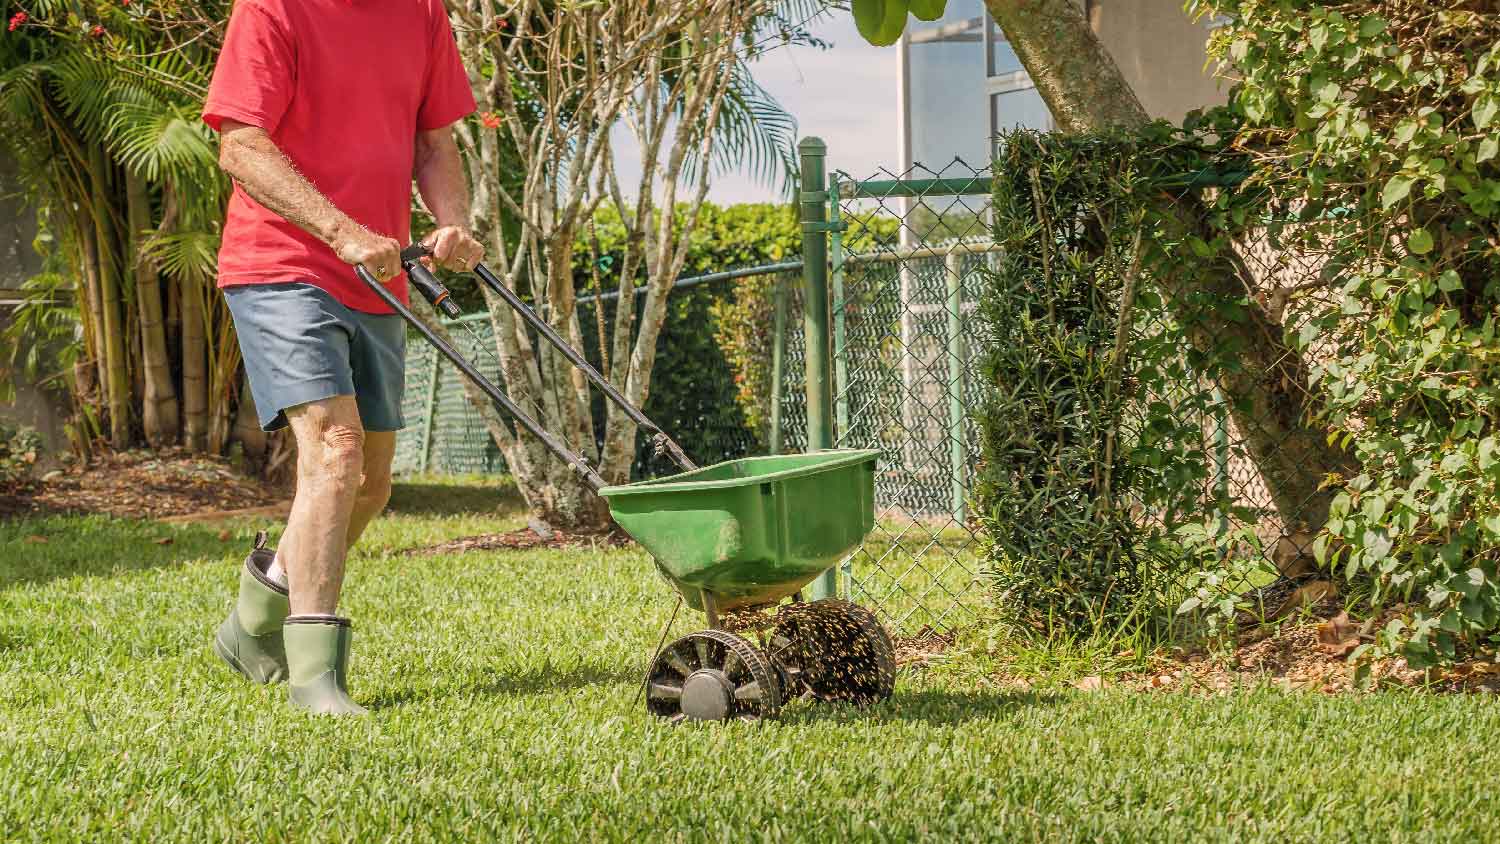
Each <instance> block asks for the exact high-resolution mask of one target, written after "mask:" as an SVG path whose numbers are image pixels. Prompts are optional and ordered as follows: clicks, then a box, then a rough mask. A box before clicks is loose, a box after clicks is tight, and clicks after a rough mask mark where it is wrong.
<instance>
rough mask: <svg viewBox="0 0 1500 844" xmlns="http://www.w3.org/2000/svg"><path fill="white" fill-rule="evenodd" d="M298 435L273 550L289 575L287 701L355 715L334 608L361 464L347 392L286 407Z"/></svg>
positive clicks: (344, 630)
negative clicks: (292, 487) (291, 491)
mask: <svg viewBox="0 0 1500 844" xmlns="http://www.w3.org/2000/svg"><path fill="white" fill-rule="evenodd" d="M286 415H287V419H288V421H289V422H290V423H291V426H292V433H293V436H295V437H296V439H297V495H296V497H295V498H294V499H293V501H292V515H291V517H290V518H289V519H287V527H286V532H285V533H283V534H282V536H281V546H280V548H279V549H278V551H277V553H278V555H279V556H280V557H281V562H282V564H283V565H284V566H286V570H287V576H288V579H289V580H290V582H291V610H292V614H291V615H289V616H287V618H286V622H285V624H284V625H283V628H282V635H283V637H284V639H285V643H286V658H287V674H288V677H287V681H288V682H287V692H288V696H289V697H290V698H291V701H292V704H293V705H295V706H297V707H299V708H301V709H306V710H309V711H311V712H316V713H319V714H327V715H361V714H363V713H364V712H365V710H364V708H363V707H361V706H360V705H359V704H356V703H355V702H354V700H353V699H352V698H350V697H349V692H348V687H347V682H348V680H347V671H348V665H349V645H350V632H349V620H348V619H345V618H341V617H339V616H338V615H336V614H335V611H336V610H337V609H338V603H339V591H340V590H341V589H342V587H343V584H344V557H345V554H346V552H347V542H348V536H349V525H350V518H351V517H352V515H353V513H354V507H355V501H356V499H357V498H358V496H359V490H360V476H361V475H362V474H363V470H364V440H365V432H364V428H363V427H362V426H361V425H360V420H359V409H358V407H357V406H356V405H355V402H354V397H353V396H335V397H334V398H331V399H324V400H320V401H315V402H310V403H307V404H302V405H298V406H296V407H294V408H289V409H288V410H287V411H286Z"/></svg>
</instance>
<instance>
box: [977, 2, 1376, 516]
mask: <svg viewBox="0 0 1500 844" xmlns="http://www.w3.org/2000/svg"><path fill="white" fill-rule="evenodd" d="M985 6H986V7H987V8H988V9H989V12H990V15H991V16H992V17H993V18H994V19H995V22H996V23H997V24H998V25H999V26H1000V28H1001V30H1003V31H1004V32H1005V36H1006V38H1007V39H1008V40H1009V41H1010V44H1011V47H1012V48H1013V49H1014V50H1015V51H1016V55H1017V56H1019V57H1020V59H1021V63H1022V64H1023V65H1024V66H1025V68H1026V72H1027V73H1028V74H1029V75H1030V76H1031V79H1032V81H1033V82H1034V83H1035V84H1036V86H1037V90H1038V92H1040V93H1041V95H1042V99H1043V100H1045V101H1046V103H1047V107H1048V108H1049V109H1050V110H1051V112H1052V116H1053V119H1054V120H1056V121H1057V124H1058V127H1059V128H1060V129H1062V130H1063V131H1066V132H1098V131H1103V130H1108V129H1127V130H1128V129H1135V128H1139V127H1141V126H1144V125H1145V124H1146V123H1148V122H1149V121H1150V119H1151V118H1150V116H1149V115H1148V114H1147V113H1146V110H1145V108H1143V107H1142V106H1141V102H1140V99H1139V98H1137V97H1136V95H1135V92H1134V91H1133V90H1132V89H1131V87H1130V84H1129V83H1128V82H1126V81H1125V78H1124V76H1123V75H1121V73H1120V69H1119V67H1118V66H1116V65H1115V62H1114V59H1112V58H1111V57H1110V55H1109V53H1108V52H1107V51H1106V50H1105V49H1104V45H1103V44H1102V43H1100V41H1099V39H1098V37H1097V36H1095V34H1094V31H1093V29H1092V28H1090V26H1089V24H1088V21H1087V19H1086V18H1085V17H1084V14H1083V11H1082V9H1080V8H1079V7H1078V5H1076V4H1075V3H1074V2H1073V0H985ZM1162 203H1163V208H1162V209H1161V210H1162V211H1163V212H1164V214H1165V215H1166V217H1167V218H1168V220H1169V222H1172V221H1175V223H1176V224H1177V225H1178V226H1180V227H1181V229H1182V230H1183V231H1190V230H1198V229H1199V228H1201V226H1202V222H1201V221H1203V220H1205V219H1207V216H1208V212H1207V209H1206V208H1205V207H1204V206H1203V204H1202V203H1201V201H1200V200H1199V199H1198V198H1197V197H1196V196H1194V195H1190V196H1187V197H1184V198H1182V199H1177V200H1172V199H1169V198H1166V197H1163V199H1162ZM1160 281H1161V283H1162V287H1163V290H1164V292H1165V293H1166V294H1167V299H1168V303H1169V304H1170V305H1171V306H1172V307H1173V309H1174V310H1175V311H1177V312H1178V313H1179V314H1182V315H1184V317H1185V318H1184V319H1183V322H1184V324H1185V325H1186V326H1187V328H1188V334H1189V337H1190V338H1191V340H1192V342H1193V345H1194V346H1195V347H1197V348H1198V349H1199V350H1200V351H1203V352H1205V353H1206V354H1209V355H1210V356H1212V355H1213V353H1214V351H1215V350H1216V349H1220V348H1225V347H1226V346H1228V347H1232V348H1236V350H1237V352H1238V355H1237V361H1235V363H1236V364H1237V365H1236V366H1233V367H1225V368H1223V370H1222V371H1220V372H1219V373H1218V375H1217V382H1218V386H1219V389H1220V390H1222V391H1223V393H1224V396H1225V398H1226V400H1227V401H1228V403H1229V407H1230V413H1231V415H1232V417H1233V419H1234V423H1235V427H1236V429H1237V430H1238V432H1239V433H1240V435H1241V436H1242V437H1243V439H1244V442H1245V445H1246V448H1247V449H1248V450H1249V452H1250V454H1251V456H1252V457H1253V458H1254V460H1255V463H1256V466H1257V468H1259V469H1260V472H1261V475H1262V477H1263V478H1264V479H1265V482H1266V486H1267V488H1268V489H1269V491H1270V494H1271V498H1272V500H1273V501H1274V503H1275V505H1276V509H1277V511H1278V512H1279V513H1280V515H1281V518H1282V523H1283V525H1284V526H1285V527H1284V532H1285V533H1286V534H1288V535H1300V534H1306V533H1309V532H1313V531H1317V530H1318V529H1320V528H1321V527H1322V526H1323V523H1324V522H1325V521H1326V520H1327V518H1328V506H1329V503H1330V502H1331V501H1332V498H1333V494H1332V491H1330V490H1322V489H1320V488H1319V487H1320V485H1321V484H1322V482H1323V480H1324V478H1325V477H1326V476H1327V475H1329V474H1333V473H1339V474H1343V473H1347V472H1348V471H1349V470H1350V466H1351V463H1352V460H1351V459H1349V458H1348V457H1347V456H1346V455H1344V454H1342V453H1341V452H1339V451H1337V450H1335V449H1333V448H1332V447H1330V446H1329V445H1328V444H1327V440H1326V439H1325V437H1324V435H1323V432H1322V431H1320V430H1318V429H1316V428H1313V427H1312V426H1311V425H1310V424H1309V419H1310V416H1311V411H1312V410H1313V408H1312V406H1311V396H1310V394H1309V392H1308V389H1307V387H1308V371H1307V366H1306V363H1305V362H1304V361H1303V360H1302V358H1301V357H1300V356H1299V355H1298V354H1297V352H1296V351H1295V350H1293V349H1292V348H1290V347H1289V346H1288V345H1287V343H1286V341H1285V337H1284V330H1283V327H1282V326H1281V325H1280V324H1279V323H1278V322H1277V321H1275V320H1274V319H1272V318H1271V317H1270V316H1269V315H1268V314H1267V313H1266V311H1265V310H1264V309H1263V308H1261V307H1260V306H1259V305H1258V304H1256V303H1255V302H1254V301H1253V300H1252V301H1250V302H1249V303H1248V304H1247V305H1245V306H1244V308H1243V310H1242V312H1241V313H1237V314H1232V315H1231V314H1226V313H1220V312H1215V311H1212V310H1207V309H1201V308H1194V307H1193V306H1191V305H1189V304H1188V299H1189V295H1190V294H1194V293H1197V294H1204V293H1206V294H1208V295H1209V296H1210V297H1213V298H1214V299H1218V300H1221V301H1238V300H1244V299H1246V298H1249V297H1247V291H1249V290H1252V289H1253V286H1254V280H1253V279H1252V278H1251V277H1250V274H1249V271H1248V268H1247V267H1246V266H1245V264H1244V263H1243V262H1242V261H1239V260H1237V259H1236V257H1235V256H1233V255H1221V256H1220V257H1218V258H1216V259H1214V260H1213V263H1212V264H1211V265H1210V267H1209V272H1208V273H1206V274H1205V275H1203V276H1200V275H1197V274H1189V273H1179V274H1172V275H1168V276H1166V277H1164V278H1161V279H1160ZM1306 544H1310V542H1308V543H1304V545H1306Z"/></svg>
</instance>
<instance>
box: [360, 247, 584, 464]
mask: <svg viewBox="0 0 1500 844" xmlns="http://www.w3.org/2000/svg"><path fill="white" fill-rule="evenodd" d="M354 272H355V273H356V274H357V275H358V276H359V279H360V281H363V282H364V283H365V284H366V285H367V286H369V288H370V289H371V290H373V291H375V295H377V296H379V297H380V299H381V301H383V302H385V303H386V304H387V305H390V306H391V309H392V310H394V311H395V312H396V313H397V314H398V315H400V317H401V318H402V319H404V320H406V322H407V324H409V325H410V326H411V327H412V328H415V329H416V330H417V332H418V333H420V334H421V335H422V336H423V337H425V338H426V339H427V342H429V343H431V344H432V346H433V348H435V349H437V350H438V351H439V352H441V353H442V355H443V357H445V358H447V359H448V360H450V361H452V362H453V365H454V366H456V367H458V369H459V371H460V372H462V373H463V374H464V375H465V376H467V377H468V379H469V380H470V381H471V382H473V384H474V386H476V387H478V388H479V389H480V391H481V392H483V393H484V394H485V395H486V396H489V398H490V401H492V402H494V403H495V405H496V406H497V407H499V408H500V409H501V410H502V411H504V412H505V413H507V414H509V415H510V417H511V418H512V419H514V420H516V423H517V424H519V425H520V426H521V427H522V428H525V429H526V430H527V432H529V433H530V434H531V435H532V436H533V437H536V438H537V439H539V440H541V441H542V442H543V443H544V444H545V445H546V446H547V448H549V449H551V451H552V453H553V454H556V455H557V456H558V457H561V458H562V459H563V460H564V461H566V462H567V463H568V465H569V466H572V467H573V471H574V472H577V473H578V475H579V476H580V477H582V478H583V480H584V481H585V482H586V483H588V485H589V486H590V487H593V489H594V491H595V492H598V491H599V490H601V489H603V488H604V487H606V486H608V484H606V483H605V482H604V479H603V478H601V477H599V473H598V472H595V471H594V469H593V467H591V466H589V464H588V461H586V460H584V459H583V458H582V457H580V456H578V455H577V454H575V453H574V452H573V451H572V450H570V449H569V448H568V447H567V445H566V444H564V443H563V442H562V441H561V440H559V439H558V438H556V437H554V436H552V435H551V434H549V433H547V431H546V429H544V428H543V427H542V426H541V425H538V424H537V423H536V420H535V419H532V418H531V417H530V416H528V415H527V414H526V411H524V410H522V409H521V408H520V406H519V405H517V404H516V403H515V402H513V401H511V399H510V397H509V396H507V395H506V394H505V393H504V392H502V391H501V390H500V388H499V387H496V386H495V385H494V383H493V382H491V381H490V379H488V378H486V377H484V374H483V373H481V372H480V371H479V370H477V369H475V368H474V366H473V364H471V363H469V362H468V361H467V360H465V359H464V356H463V355H461V354H459V352H458V350H457V349H455V348H453V347H452V346H451V345H449V344H448V341H446V340H444V339H443V338H441V337H439V336H438V335H437V332H435V331H433V330H432V329H431V328H428V327H427V324H426V323H424V322H422V321H421V320H420V319H418V318H417V315H416V314H414V313H412V312H411V309H410V308H408V307H407V306H405V305H403V304H401V300H400V299H397V298H396V296H395V294H393V293H391V291H389V290H387V289H386V288H385V285H383V284H381V283H380V282H379V281H378V280H377V279H376V278H375V276H373V275H371V274H370V271H369V270H367V269H365V268H364V267H363V266H357V267H355V268H354Z"/></svg>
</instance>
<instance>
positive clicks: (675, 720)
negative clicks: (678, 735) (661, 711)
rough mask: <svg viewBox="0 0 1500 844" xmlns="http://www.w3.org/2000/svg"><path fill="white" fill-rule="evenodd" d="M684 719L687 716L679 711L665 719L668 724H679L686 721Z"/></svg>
mask: <svg viewBox="0 0 1500 844" xmlns="http://www.w3.org/2000/svg"><path fill="white" fill-rule="evenodd" d="M686 720H687V716H686V715H684V714H682V713H681V712H679V713H677V714H676V715H673V716H672V717H671V718H668V719H667V723H668V724H681V723H682V722H683V721H686Z"/></svg>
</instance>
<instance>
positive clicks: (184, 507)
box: [0, 451, 291, 519]
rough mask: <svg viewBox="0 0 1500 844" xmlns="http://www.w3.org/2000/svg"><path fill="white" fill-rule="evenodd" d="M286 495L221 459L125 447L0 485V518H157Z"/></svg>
mask: <svg viewBox="0 0 1500 844" xmlns="http://www.w3.org/2000/svg"><path fill="white" fill-rule="evenodd" d="M290 495H291V492H290V490H287V489H283V488H277V487H273V486H269V485H267V484H264V483H262V482H261V481H260V480H258V479H255V478H247V477H245V476H243V475H242V474H240V473H238V472H236V471H235V469H234V468H233V467H232V466H230V464H229V463H228V461H226V460H223V459H220V458H216V457H204V456H202V455H189V454H186V453H183V452H146V451H126V452H119V453H116V454H106V455H103V456H100V457H98V458H97V459H95V460H93V461H92V462H91V463H89V465H87V466H73V467H70V468H67V469H62V470H58V471H56V472H52V473H49V474H48V475H46V476H45V479H44V480H36V481H29V482H26V483H24V484H20V485H15V486H12V487H9V488H0V518H16V517H20V516H42V515H47V514H52V513H101V514H105V515H109V516H114V517H116V518H122V519H159V518H167V517H172V516H183V515H187V514H192V513H201V512H204V511H230V510H244V509H248V508H252V507H268V506H273V505H276V504H278V503H280V502H282V501H285V500H286V499H287V498H289V497H290Z"/></svg>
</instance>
